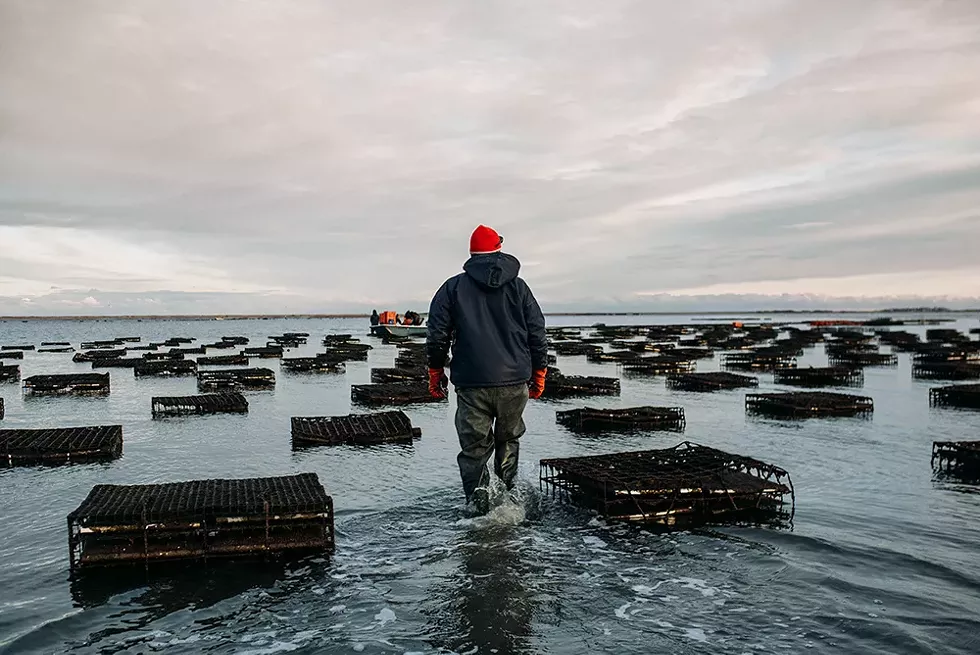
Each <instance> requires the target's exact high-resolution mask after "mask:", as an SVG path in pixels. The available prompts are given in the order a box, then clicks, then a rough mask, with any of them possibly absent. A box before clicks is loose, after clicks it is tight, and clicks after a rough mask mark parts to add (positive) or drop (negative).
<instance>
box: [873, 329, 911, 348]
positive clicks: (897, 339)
mask: <svg viewBox="0 0 980 655" xmlns="http://www.w3.org/2000/svg"><path fill="white" fill-rule="evenodd" d="M878 339H879V340H880V341H881V343H883V344H885V345H886V346H891V347H892V349H893V350H898V351H901V352H908V351H910V350H914V349H916V348H917V347H918V346H919V344H921V343H922V340H921V339H920V338H919V335H917V334H913V333H911V332H902V331H898V330H894V331H892V330H882V331H881V332H879V333H878Z"/></svg>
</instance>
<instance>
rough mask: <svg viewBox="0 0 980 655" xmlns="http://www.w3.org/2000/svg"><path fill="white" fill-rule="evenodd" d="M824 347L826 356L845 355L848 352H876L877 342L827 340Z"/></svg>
mask: <svg viewBox="0 0 980 655" xmlns="http://www.w3.org/2000/svg"><path fill="white" fill-rule="evenodd" d="M824 348H825V350H826V352H827V356H828V357H834V356H837V355H847V354H848V353H877V352H878V344H875V343H864V342H862V343H852V342H850V341H828V342H827V343H826V344H825V345H824Z"/></svg>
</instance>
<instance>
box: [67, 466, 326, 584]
mask: <svg viewBox="0 0 980 655" xmlns="http://www.w3.org/2000/svg"><path fill="white" fill-rule="evenodd" d="M333 548H334V512H333V499H332V498H331V497H330V496H328V495H327V493H326V491H325V490H324V488H323V485H321V484H320V481H319V479H318V478H317V476H316V474H315V473H301V474H299V475H291V476H284V477H275V478H246V479H240V480H194V481H190V482H175V483H169V484H150V485H106V484H100V485H96V486H95V487H93V489H92V490H91V491H90V492H89V494H88V497H86V498H85V500H84V501H82V504H81V505H79V507H78V508H77V509H76V510H75V511H73V512H72V513H71V514H69V515H68V551H69V560H70V566H71V571H72V573H73V574H74V573H75V572H76V570H78V569H84V568H88V567H96V566H106V565H120V564H142V565H144V566H149V564H150V563H151V562H163V561H174V560H199V561H207V560H208V559H211V558H228V557H245V556H275V555H283V554H288V553H296V554H298V553H308V552H323V551H332V550H333Z"/></svg>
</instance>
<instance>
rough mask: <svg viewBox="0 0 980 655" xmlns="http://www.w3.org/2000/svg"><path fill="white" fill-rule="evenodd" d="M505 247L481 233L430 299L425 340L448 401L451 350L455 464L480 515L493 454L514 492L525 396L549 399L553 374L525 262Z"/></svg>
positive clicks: (433, 375) (433, 382) (432, 380)
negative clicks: (547, 385) (525, 275)
mask: <svg viewBox="0 0 980 655" xmlns="http://www.w3.org/2000/svg"><path fill="white" fill-rule="evenodd" d="M503 242H504V240H503V237H501V236H500V235H499V234H497V232H495V231H494V230H492V229H491V228H489V227H486V226H483V225H481V226H479V227H477V228H476V230H475V231H474V232H473V234H472V236H471V237H470V258H469V260H467V262H466V263H465V264H464V265H463V271H464V272H463V273H460V274H459V275H456V276H454V277H452V278H449V279H448V280H447V281H446V282H445V283H444V284H443V285H442V286H441V287H440V288H439V290H438V291H437V292H436V294H435V296H434V297H433V298H432V303H431V305H430V307H429V316H428V330H427V338H426V354H427V358H428V368H429V393H430V394H431V395H432V396H433V397H434V398H445V397H446V395H447V391H448V387H449V380H448V379H447V378H446V373H445V366H446V358H447V356H448V354H449V351H450V349H451V350H452V368H451V371H450V372H451V376H452V383H453V386H455V387H456V399H457V405H456V432H457V433H458V436H459V445H460V453H459V455H458V457H457V458H456V460H457V463H458V464H459V473H460V477H461V478H462V482H463V493H464V495H465V496H466V502H467V503H468V504H470V506H471V507H473V508H474V509H475V510H476V511H477V512H479V513H486V512H487V511H489V502H490V494H489V483H490V476H489V472H488V471H487V464H488V463H489V461H490V457H491V456H493V457H494V472H495V473H496V474H497V476H498V477H499V478H500V479H501V480H502V481H503V483H504V485H505V486H506V487H507V488H508V489H512V488H513V487H514V483H515V481H516V477H517V465H518V455H519V452H520V442H519V440H520V438H521V436H523V435H524V432H525V426H524V418H523V415H524V408H525V406H526V405H527V401H528V398H540V397H541V394H542V393H544V385H545V378H546V376H547V372H548V342H547V337H546V335H545V321H544V315H543V314H542V313H541V308H540V307H539V306H538V302H537V300H535V298H534V294H533V293H531V289H530V288H529V287H528V285H527V283H526V282H524V280H522V279H521V278H519V277H518V273H519V272H520V268H521V264H520V262H519V261H518V260H517V258H516V257H514V256H512V255H508V254H504V253H503V252H501V248H502V246H503Z"/></svg>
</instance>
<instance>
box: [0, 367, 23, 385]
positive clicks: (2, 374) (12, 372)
mask: <svg viewBox="0 0 980 655" xmlns="http://www.w3.org/2000/svg"><path fill="white" fill-rule="evenodd" d="M19 379H20V365H19V364H8V365H4V364H0V382H16V381H17V380H19Z"/></svg>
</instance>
